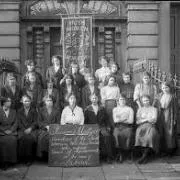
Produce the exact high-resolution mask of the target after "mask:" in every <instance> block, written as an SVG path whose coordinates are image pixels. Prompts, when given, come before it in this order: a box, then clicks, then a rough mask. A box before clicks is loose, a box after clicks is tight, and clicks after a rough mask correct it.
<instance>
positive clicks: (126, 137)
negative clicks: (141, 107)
mask: <svg viewBox="0 0 180 180" xmlns="http://www.w3.org/2000/svg"><path fill="white" fill-rule="evenodd" d="M113 119H114V123H115V128H114V132H113V135H114V137H115V143H116V148H117V149H118V154H117V155H118V156H117V158H118V161H120V162H121V163H122V161H123V156H122V155H123V154H124V153H123V152H125V151H130V150H131V148H132V145H133V123H134V111H133V109H132V108H131V107H129V106H127V105H126V97H125V96H124V95H121V96H120V98H119V103H118V106H117V107H115V108H114V109H113Z"/></svg>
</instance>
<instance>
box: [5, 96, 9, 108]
mask: <svg viewBox="0 0 180 180" xmlns="http://www.w3.org/2000/svg"><path fill="white" fill-rule="evenodd" d="M4 106H5V107H7V108H10V107H11V99H10V98H8V99H7V100H6V102H4Z"/></svg>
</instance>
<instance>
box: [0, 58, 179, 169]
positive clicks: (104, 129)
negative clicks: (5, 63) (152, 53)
mask: <svg viewBox="0 0 180 180" xmlns="http://www.w3.org/2000/svg"><path fill="white" fill-rule="evenodd" d="M61 62H62V59H61V57H59V56H53V57H52V64H53V65H52V66H51V67H49V68H48V69H47V72H46V78H45V80H44V78H43V77H42V76H41V75H40V74H39V73H38V72H36V71H35V62H34V61H32V60H28V61H26V67H27V72H26V73H25V75H24V76H23V77H22V85H21V87H20V86H18V85H17V80H16V77H15V75H14V74H13V73H8V74H7V78H6V83H5V85H4V87H2V88H1V109H0V166H1V167H2V168H7V167H8V166H9V165H11V164H14V163H17V162H18V161H20V162H24V163H26V164H27V165H30V164H31V162H32V160H33V159H34V158H35V157H39V158H40V159H47V157H48V146H49V128H50V124H61V125H65V124H72V125H74V124H78V125H83V124H98V125H99V129H100V134H99V137H100V146H99V148H100V158H101V159H103V158H105V159H106V160H107V161H108V162H109V163H111V162H112V160H114V158H116V159H117V160H118V161H120V162H122V161H123V159H124V158H125V157H126V155H128V154H131V152H132V151H133V150H134V149H135V147H137V148H138V147H139V149H140V151H141V152H142V153H141V156H140V158H139V159H138V163H146V162H147V158H148V157H149V154H150V153H159V152H164V153H166V154H172V153H173V152H174V150H175V148H176V124H177V112H176V109H177V104H176V102H177V101H176V97H175V96H174V94H173V91H171V84H170V83H168V82H164V83H162V88H161V92H159V90H158V89H157V87H156V86H155V85H153V84H152V83H151V81H150V76H149V74H148V73H144V75H143V78H142V82H141V83H139V84H136V85H135V86H134V85H133V83H132V82H131V75H130V74H129V73H122V75H121V74H120V73H119V69H118V65H117V64H116V63H114V62H111V63H110V64H108V62H107V60H106V58H105V57H101V58H100V61H99V62H100V64H101V65H102V67H101V68H100V69H98V70H96V72H95V76H94V75H93V74H91V73H90V72H89V71H88V68H85V67H84V68H83V69H79V66H78V64H76V63H71V66H70V69H69V70H68V71H67V70H66V71H65V70H63V68H62V66H61ZM45 82H46V83H45Z"/></svg>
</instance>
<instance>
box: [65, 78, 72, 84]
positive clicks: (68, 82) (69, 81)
mask: <svg viewBox="0 0 180 180" xmlns="http://www.w3.org/2000/svg"><path fill="white" fill-rule="evenodd" d="M71 83H72V79H71V78H69V77H67V78H66V84H68V85H69V84H71Z"/></svg>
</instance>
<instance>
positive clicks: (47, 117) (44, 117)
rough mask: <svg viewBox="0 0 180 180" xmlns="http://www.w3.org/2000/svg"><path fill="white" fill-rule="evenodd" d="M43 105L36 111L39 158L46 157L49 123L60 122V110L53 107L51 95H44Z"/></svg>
mask: <svg viewBox="0 0 180 180" xmlns="http://www.w3.org/2000/svg"><path fill="white" fill-rule="evenodd" d="M43 100H44V102H45V106H44V107H43V108H42V109H41V111H39V113H38V125H39V133H38V144H37V156H38V157H40V158H47V157H48V147H49V126H50V124H59V123H60V112H59V111H58V110H57V109H55V108H54V106H53V105H54V101H55V100H54V99H53V97H52V96H46V97H44V99H43Z"/></svg>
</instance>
